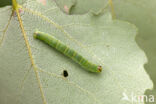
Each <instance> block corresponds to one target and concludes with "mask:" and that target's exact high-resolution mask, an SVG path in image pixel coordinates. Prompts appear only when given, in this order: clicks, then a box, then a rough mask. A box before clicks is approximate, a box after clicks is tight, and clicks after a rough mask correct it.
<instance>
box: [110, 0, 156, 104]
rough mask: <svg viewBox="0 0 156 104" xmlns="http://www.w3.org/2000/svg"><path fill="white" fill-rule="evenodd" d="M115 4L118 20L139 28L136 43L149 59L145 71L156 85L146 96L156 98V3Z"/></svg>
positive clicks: (149, 0) (121, 0) (132, 1)
mask: <svg viewBox="0 0 156 104" xmlns="http://www.w3.org/2000/svg"><path fill="white" fill-rule="evenodd" d="M113 3H114V5H115V6H114V7H115V12H116V15H117V18H119V19H122V20H126V21H129V22H131V23H134V24H135V25H136V26H137V27H138V28H139V34H138V36H137V37H136V41H137V43H138V44H139V46H140V47H141V48H142V49H143V50H144V51H145V53H146V55H147V57H148V63H147V64H146V65H145V69H146V71H147V73H148V74H149V75H150V78H151V79H152V81H153V83H154V87H153V90H151V89H148V90H146V92H145V95H148V96H149V95H153V96H156V87H155V86H156V71H155V68H156V57H155V53H156V47H155V44H156V35H155V34H156V30H155V26H156V15H155V14H154V12H155V9H156V1H153V0H141V1H137V0H126V1H125V0H114V2H113ZM133 17H134V18H133ZM147 104H148V102H147ZM149 104H151V103H149Z"/></svg>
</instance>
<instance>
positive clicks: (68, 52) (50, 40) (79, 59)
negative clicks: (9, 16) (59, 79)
mask: <svg viewBox="0 0 156 104" xmlns="http://www.w3.org/2000/svg"><path fill="white" fill-rule="evenodd" d="M34 38H36V39H39V40H41V41H43V42H45V43H47V44H48V45H50V46H51V47H53V48H55V49H56V50H57V51H59V52H61V53H63V54H64V55H65V56H68V57H69V58H71V59H72V60H73V61H75V62H76V63H78V64H79V65H81V66H82V67H83V68H84V69H86V70H88V71H91V72H101V71H102V66H100V65H96V64H93V63H91V62H89V61H88V60H87V59H85V58H84V57H83V56H81V55H80V54H79V53H77V52H76V51H75V50H73V49H71V48H69V47H68V46H67V45H65V44H64V43H63V42H61V41H60V40H58V39H56V38H55V37H54V36H51V35H49V34H47V33H44V32H40V31H36V32H35V33H34Z"/></svg>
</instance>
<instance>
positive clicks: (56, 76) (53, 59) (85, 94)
mask: <svg viewBox="0 0 156 104" xmlns="http://www.w3.org/2000/svg"><path fill="white" fill-rule="evenodd" d="M19 7H20V8H19V9H18V10H16V13H13V15H12V18H11V20H10V22H9V21H8V19H9V15H8V12H11V10H9V9H8V8H9V7H5V8H2V9H0V12H1V11H2V10H3V9H6V11H8V12H6V11H5V13H3V16H6V18H7V20H5V21H6V23H9V26H8V28H7V29H6V30H7V31H6V32H1V34H2V35H1V36H3V37H4V38H3V41H1V44H0V45H1V46H0V57H1V58H0V69H1V70H0V83H1V88H0V92H1V93H0V103H2V104H7V103H12V104H43V103H44V104H51V103H54V104H63V103H65V104H81V103H82V104H114V103H116V104H130V103H131V101H125V100H122V98H123V94H127V96H128V97H129V99H130V100H131V97H130V95H131V93H132V92H133V93H134V94H136V95H142V94H143V93H144V91H145V90H146V89H147V88H151V87H152V83H151V81H150V79H149V77H148V75H147V74H146V72H145V71H144V68H143V65H144V63H145V62H147V59H146V57H145V54H144V53H143V51H142V50H140V48H139V47H138V46H137V44H136V42H135V36H136V34H137V29H136V27H135V26H134V25H132V24H130V23H128V22H124V21H119V20H112V18H111V15H110V13H109V12H107V13H105V14H104V15H101V16H94V15H92V14H91V13H88V14H84V15H70V16H69V15H65V14H64V13H62V12H61V11H60V9H59V8H58V7H57V6H56V4H55V3H54V2H52V1H51V0H49V1H48V0H47V1H46V2H44V3H43V2H39V1H32V0H30V1H26V2H25V3H24V4H23V5H19ZM18 14H19V15H18ZM0 15H1V14H0ZM10 15H11V14H10ZM3 20H4V19H3V18H1V20H0V21H3ZM3 26H4V27H6V25H3ZM3 26H2V27H3ZM4 27H3V28H4ZM35 29H38V30H40V31H43V32H46V33H49V34H51V35H53V36H55V37H56V38H57V39H59V40H60V41H62V42H64V43H65V44H66V45H68V46H69V47H71V48H73V49H74V50H76V51H77V52H78V53H80V54H81V55H82V56H84V57H85V58H86V59H88V60H89V61H91V62H93V63H96V64H100V65H102V66H103V71H102V73H100V74H96V73H90V72H88V71H86V70H84V69H83V68H82V67H81V66H79V65H78V64H76V63H75V62H73V61H72V60H71V59H69V58H67V57H66V56H64V55H63V54H61V53H59V52H58V51H56V50H54V49H53V48H51V47H49V46H48V45H46V44H44V43H43V42H41V41H39V40H36V39H34V38H33V33H34V31H35ZM63 70H67V71H68V74H69V76H68V77H67V78H64V77H63V76H62V72H63ZM112 99H113V100H112Z"/></svg>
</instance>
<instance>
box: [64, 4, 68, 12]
mask: <svg viewBox="0 0 156 104" xmlns="http://www.w3.org/2000/svg"><path fill="white" fill-rule="evenodd" d="M64 11H65V12H66V13H69V8H68V7H67V5H64Z"/></svg>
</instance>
